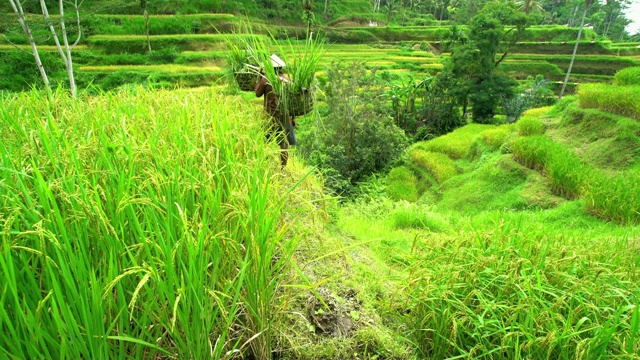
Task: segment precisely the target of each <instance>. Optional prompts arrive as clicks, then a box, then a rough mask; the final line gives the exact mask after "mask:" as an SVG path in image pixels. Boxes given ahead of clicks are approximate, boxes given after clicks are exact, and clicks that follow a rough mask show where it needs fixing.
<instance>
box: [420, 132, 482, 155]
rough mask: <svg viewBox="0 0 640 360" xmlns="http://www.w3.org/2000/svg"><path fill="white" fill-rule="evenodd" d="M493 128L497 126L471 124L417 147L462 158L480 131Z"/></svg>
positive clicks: (421, 143)
mask: <svg viewBox="0 0 640 360" xmlns="http://www.w3.org/2000/svg"><path fill="white" fill-rule="evenodd" d="M493 128H495V126H493V125H483V124H469V125H467V126H463V127H461V128H458V129H456V130H454V131H453V132H451V133H449V134H447V135H444V136H440V137H437V138H435V139H433V140H429V141H424V142H419V143H417V144H416V145H415V147H418V148H420V149H423V150H426V151H432V152H439V153H442V154H446V155H448V156H449V157H450V158H452V159H460V158H463V157H465V156H467V154H468V153H469V150H470V149H471V145H472V144H473V140H475V138H476V137H478V136H480V133H482V132H483V131H485V130H488V129H493Z"/></svg>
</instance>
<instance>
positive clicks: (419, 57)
mask: <svg viewBox="0 0 640 360" xmlns="http://www.w3.org/2000/svg"><path fill="white" fill-rule="evenodd" d="M204 18H206V22H202V18H201V17H198V16H192V17H190V18H189V24H190V25H189V26H190V30H189V31H190V33H187V34H185V33H184V32H185V31H183V30H180V29H178V28H177V27H178V25H179V22H176V21H175V19H172V17H166V19H165V18H158V20H160V19H165V20H166V21H167V24H169V25H171V26H169V25H167V28H170V29H173V30H171V33H170V34H161V33H158V32H159V31H160V30H159V29H161V28H162V27H155V28H154V29H155V30H154V36H156V37H155V38H154V39H155V40H156V41H157V43H156V45H160V44H163V42H164V44H170V46H169V49H168V50H166V49H165V50H164V52H162V50H161V49H159V50H158V53H154V54H148V55H147V54H145V53H144V51H143V52H140V51H139V50H137V49H139V48H142V49H144V46H145V42H144V40H143V38H144V37H142V38H140V33H138V30H139V26H140V24H141V17H135V16H131V17H119V16H111V17H109V16H104V17H102V18H100V19H99V21H98V20H95V21H96V22H95V23H94V24H93V33H90V36H89V38H88V39H87V42H86V44H84V45H82V46H83V47H82V48H79V49H77V51H76V55H77V56H76V61H77V64H76V70H77V73H78V79H79V83H81V84H82V82H84V83H85V84H94V85H95V86H96V87H97V89H95V91H86V92H83V93H81V94H80V95H79V97H78V98H77V99H73V98H71V97H70V96H69V95H68V94H67V92H66V91H64V89H58V91H54V92H53V93H52V94H47V93H44V92H40V91H38V90H37V89H32V90H30V91H25V92H0V102H1V103H2V106H1V107H0V239H1V240H0V244H1V246H0V278H1V279H2V281H0V334H1V336H0V359H4V358H7V359H12V360H13V359H40V358H47V359H48V358H54V359H57V358H60V359H66V358H70V359H397V360H414V359H416V360H417V359H434V360H435V359H438V360H439V359H487V360H489V359H566V360H569V359H584V360H590V359H621V360H622V359H625V360H627V359H640V355H639V354H640V308H639V305H640V122H639V121H640V117H639V116H640V115H639V114H640V112H639V109H638V102H637V98H638V90H639V89H638V86H639V85H640V84H638V83H637V81H638V80H637V79H638V77H637V68H632V67H631V66H633V65H637V64H638V63H637V62H638V61H639V60H638V59H637V58H636V57H633V56H619V55H618V52H620V51H629V52H632V50H630V49H631V48H632V47H633V46H634V45H635V44H624V45H621V46H620V47H619V49H614V47H615V46H613V45H611V46H610V47H605V48H602V47H601V48H602V49H605V50H607V51H609V53H608V54H605V55H603V54H602V53H600V51H601V50H598V51H596V52H595V53H594V54H587V55H584V56H581V57H580V58H579V59H578V60H577V61H576V65H575V66H576V69H580V70H579V71H578V72H577V73H576V74H575V76H574V77H573V81H574V82H576V83H580V84H578V85H577V87H576V92H575V96H568V97H565V98H564V99H563V100H561V101H560V102H559V103H557V104H556V105H554V106H552V107H545V108H538V109H531V110H528V111H527V112H526V113H525V114H524V115H523V116H522V117H521V118H520V119H519V120H518V121H517V122H515V123H513V124H504V125H483V124H469V125H466V126H463V127H461V128H458V129H457V130H455V131H453V132H451V133H449V134H447V135H444V136H441V137H438V138H434V139H431V140H428V141H420V142H417V143H415V144H413V145H412V146H411V147H410V148H409V149H408V150H407V151H406V153H405V154H404V155H403V156H402V157H401V158H400V159H399V160H398V161H397V162H396V163H395V165H394V167H393V168H392V169H391V170H390V171H389V172H388V173H382V174H378V176H375V177H373V178H371V179H370V180H368V181H366V182H364V183H362V184H360V185H359V189H358V194H359V195H358V196H356V197H354V198H352V199H348V201H347V200H345V199H339V198H336V197H335V196H334V195H331V194H329V193H326V192H325V190H324V187H323V185H324V179H323V176H322V174H321V173H320V172H318V171H317V170H316V169H313V168H311V167H308V166H307V165H305V162H304V159H303V158H302V157H301V156H300V154H299V153H298V152H297V151H296V150H295V149H294V150H292V151H291V159H290V163H289V165H287V167H286V168H285V169H281V167H280V163H279V148H278V146H277V145H276V144H274V143H272V142H269V141H267V140H266V139H265V136H264V135H265V128H266V124H268V119H266V118H265V116H264V114H263V113H262V110H261V104H260V102H261V99H255V98H254V97H253V96H251V97H252V98H253V99H254V100H253V101H247V99H248V96H245V95H246V94H245V95H241V94H240V95H239V94H237V93H235V92H233V91H230V90H229V88H228V87H227V85H226V84H225V82H224V79H223V77H224V69H223V68H224V66H225V64H224V60H223V58H224V56H225V51H224V50H223V49H224V46H223V43H222V41H221V40H220V38H219V36H218V35H211V34H200V32H206V31H208V30H207V29H208V28H207V26H209V27H210V26H211V23H216V21H219V22H218V23H217V24H218V25H220V24H223V23H225V24H226V23H229V22H233V21H234V17H231V16H229V15H220V16H219V17H218V16H212V15H207V16H204ZM114 19H119V20H118V22H117V23H116V22H115V21H114ZM152 19H153V18H152ZM172 24H173V25H172ZM114 26H121V27H122V28H123V29H122V31H121V32H120V33H118V32H116V31H114V30H113V29H112V27H114ZM100 29H103V30H100ZM133 29H138V30H133ZM194 29H197V30H194ZM125 30H126V31H125ZM358 30H362V29H358ZM410 30H411V31H416V29H410ZM100 31H105V32H106V31H109V32H111V33H112V35H105V34H100ZM342 31H345V30H342ZM540 31H542V30H539V32H540ZM554 31H559V30H558V29H555V30H554ZM191 33H194V36H192V34H191ZM113 34H116V35H113ZM240 36H244V35H240ZM92 39H93V40H92ZM112 41H113V42H112ZM111 42H112V43H111ZM137 42H141V44H137ZM129 43H131V44H133V43H135V45H130V47H129V49H132V50H131V51H130V52H126V51H113V50H114V49H117V48H118V47H122V46H123V44H129ZM98 44H99V45H98ZM531 44H532V43H527V44H523V46H524V45H526V46H530V45H531ZM437 45H438V44H437V43H436V42H435V41H434V42H433V44H429V46H422V45H421V44H420V43H416V42H413V41H410V42H394V43H388V42H385V43H377V44H367V43H360V44H342V43H341V44H337V43H332V44H329V45H328V46H327V52H326V55H325V57H324V58H323V59H322V64H330V63H331V62H332V61H340V62H343V61H350V60H361V61H365V62H366V63H367V65H368V66H369V67H371V68H374V67H375V68H379V69H380V70H379V71H381V72H387V73H388V74H389V76H392V75H395V76H397V79H402V78H403V77H405V76H409V75H410V74H411V75H413V76H415V77H418V76H427V75H429V74H432V73H433V72H434V71H437V70H438V68H439V67H440V66H441V60H442V58H443V57H444V56H447V54H442V53H439V52H438V50H437ZM557 45H558V46H563V44H562V43H561V42H559V43H558V44H557ZM127 46H129V45H127ZM152 46H153V44H152ZM287 46H289V45H288V43H287ZM540 46H547V47H548V46H555V45H554V44H551V40H548V41H547V43H544V42H541V43H540ZM593 46H595V45H593ZM300 47H301V44H296V43H293V44H292V45H291V47H289V48H290V49H293V50H294V51H295V50H296V49H299V48H300ZM285 48H286V47H285ZM109 49H111V50H109ZM622 49H624V50H622ZM43 50H45V51H50V50H52V49H50V48H44V49H43ZM0 51H4V52H7V53H8V52H9V51H12V50H9V49H6V48H0ZM566 61H568V57H567V56H566V55H553V56H551V55H543V54H542V53H520V52H518V53H516V54H514V56H513V57H512V58H511V60H510V61H509V62H508V63H506V64H505V65H507V66H506V68H507V70H508V71H509V72H512V73H513V74H519V75H518V76H522V77H525V75H528V74H531V75H536V73H535V72H532V73H530V72H529V71H533V70H532V69H536V70H535V71H538V70H539V69H553V72H555V73H557V76H561V74H562V71H564V67H565V66H566V64H565V62H566ZM612 68H616V69H618V68H619V69H624V68H628V70H625V71H623V72H618V73H617V75H614V74H616V72H614V71H612V70H611V69H612ZM555 69H558V70H555ZM550 71H551V70H550ZM547 75H549V78H552V79H553V77H552V76H551V74H545V77H547ZM554 76H555V75H554ZM320 77H322V74H320ZM614 79H615V84H600V83H595V82H606V83H612V82H614ZM321 80H322V79H321ZM581 80H588V81H585V82H591V83H589V84H582V83H581ZM135 84H144V85H148V86H139V85H135ZM175 84H179V85H181V87H180V88H177V89H173V88H172V87H173V86H174V85H175ZM167 88H172V89H167ZM104 89H111V90H112V91H107V92H104V91H102V90H104ZM315 121H318V118H316V117H314V116H307V117H302V118H300V119H299V122H298V126H299V127H301V128H303V127H305V126H307V125H309V122H315ZM302 134H303V132H301V133H300V135H301V137H300V139H299V140H300V142H301V143H302V144H301V145H299V146H304V141H306V139H305V138H304V136H302Z"/></svg>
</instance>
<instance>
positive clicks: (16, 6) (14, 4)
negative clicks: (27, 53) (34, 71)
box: [9, 0, 51, 91]
mask: <svg viewBox="0 0 640 360" xmlns="http://www.w3.org/2000/svg"><path fill="white" fill-rule="evenodd" d="M9 5H11V8H12V9H13V11H14V12H15V14H16V16H17V17H18V23H20V27H21V28H22V31H24V33H25V35H26V36H27V38H28V39H29V44H30V45H31V51H32V54H33V57H34V59H35V61H36V66H37V67H38V71H39V72H40V76H41V77H42V81H43V82H44V85H45V87H46V89H47V90H49V91H50V90H51V85H50V83H49V77H48V76H47V72H46V70H45V68H44V66H42V60H41V59H40V53H39V52H38V47H37V46H36V42H35V40H34V38H33V33H32V32H31V28H30V27H29V25H28V24H27V20H26V17H25V15H24V10H23V9H22V3H21V2H20V0H9Z"/></svg>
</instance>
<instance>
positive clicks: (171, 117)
mask: <svg viewBox="0 0 640 360" xmlns="http://www.w3.org/2000/svg"><path fill="white" fill-rule="evenodd" d="M3 100H4V101H3V107H2V110H0V124H1V126H0V142H1V143H2V146H1V147H0V163H2V166H1V167H0V181H1V182H2V183H3V186H2V187H0V219H2V220H1V221H2V229H3V230H2V233H1V239H0V243H1V244H2V246H1V247H0V272H1V273H2V274H3V275H2V276H3V282H2V283H3V288H4V290H3V295H2V296H1V297H0V309H2V313H3V316H1V317H0V331H1V332H2V333H3V334H5V335H6V336H2V337H0V348H2V349H3V355H10V356H12V357H18V358H42V357H51V356H52V354H56V355H55V356H54V357H61V358H75V359H80V358H87V359H88V358H103V359H108V358H130V357H132V356H133V357H134V358H145V357H151V358H154V357H176V358H210V357H215V358H222V357H224V356H225V354H227V353H228V352H229V351H232V352H235V351H241V352H244V353H246V354H247V356H252V357H256V358H268V357H270V356H271V349H272V347H273V345H274V344H275V334H276V333H275V330H274V329H275V325H276V323H277V322H278V321H280V320H279V319H281V315H282V313H281V312H280V311H279V309H281V308H282V305H281V304H280V299H281V296H283V294H284V293H283V290H284V289H283V288H282V287H281V285H282V283H283V282H284V281H287V280H286V279H287V278H288V277H289V272H288V269H289V266H288V264H289V261H290V259H291V256H292V250H293V249H294V248H295V245H296V236H295V235H293V236H291V237H289V236H287V238H286V239H285V237H284V236H283V235H284V232H283V231H282V230H281V229H282V226H284V222H283V220H284V219H282V218H281V213H280V211H281V209H282V199H281V196H280V195H279V194H283V193H284V192H285V189H286V188H289V186H291V184H290V183H287V184H286V185H283V184H281V183H280V182H279V181H278V180H277V177H274V176H273V175H274V173H273V171H277V170H276V169H277V160H276V157H277V155H276V154H275V153H274V152H272V151H270V150H267V148H266V147H265V144H264V136H263V133H262V129H261V126H260V124H259V122H257V121H255V120H252V119H256V118H258V117H257V116H256V115H257V114H256V112H255V110H253V109H250V108H248V107H243V106H242V104H241V102H240V101H239V100H238V99H229V98H222V97H218V96H215V95H214V93H212V92H211V91H199V92H166V91H144V90H142V89H133V90H131V91H129V92H122V93H108V94H104V95H102V96H97V97H96V96H81V97H80V98H79V99H71V98H70V97H69V96H68V95H65V92H58V93H55V94H53V95H52V96H51V97H47V96H46V94H44V93H23V94H20V95H15V96H9V97H6V98H4V99H3ZM229 134H233V136H229ZM190 137H191V138H190ZM27 164H28V165H27ZM279 184H280V185H279ZM238 193H242V194H244V195H245V196H240V197H239V196H236V195H234V194H238ZM290 221H291V219H289V220H287V223H289V222H290ZM25 270H28V271H25ZM276 294H277V296H276ZM254 335H255V337H254ZM212 338H215V339H219V340H220V341H217V342H212V341H210V340H211V339H212ZM248 339H252V341H251V345H250V348H242V344H243V343H245V342H246V341H247V340H248Z"/></svg>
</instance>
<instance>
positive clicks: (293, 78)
mask: <svg viewBox="0 0 640 360" xmlns="http://www.w3.org/2000/svg"><path fill="white" fill-rule="evenodd" d="M325 42H326V39H325V38H324V37H322V36H315V37H312V38H309V39H308V40H306V41H305V42H304V46H302V47H299V46H294V43H293V40H291V39H288V40H287V42H275V41H274V42H273V43H274V44H275V45H274V46H273V47H272V49H275V50H276V51H277V53H278V54H277V55H278V56H280V57H281V58H282V60H284V62H285V63H286V67H285V69H284V71H285V73H286V74H287V76H288V77H289V79H290V81H288V82H287V81H282V80H281V79H280V78H279V76H278V74H277V73H276V72H275V71H273V65H272V61H271V58H270V55H271V52H269V50H270V49H265V50H263V51H261V52H259V55H260V57H259V64H260V67H261V68H262V69H264V71H263V73H262V75H263V76H264V77H266V78H267V81H268V82H269V84H271V86H272V87H273V91H274V93H275V94H276V95H277V96H278V100H279V104H280V105H279V109H280V111H281V112H282V113H283V114H285V115H290V116H300V115H304V114H306V113H308V112H310V111H311V110H312V108H313V103H314V96H315V92H316V87H317V84H316V72H317V71H318V67H319V63H320V59H321V58H322V55H323V54H324V53H325Z"/></svg>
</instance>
